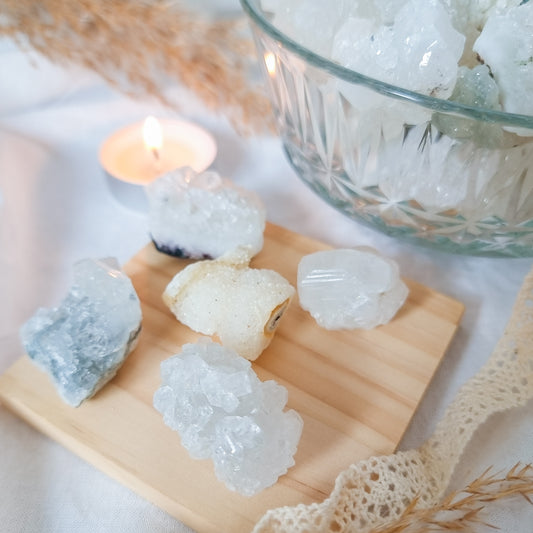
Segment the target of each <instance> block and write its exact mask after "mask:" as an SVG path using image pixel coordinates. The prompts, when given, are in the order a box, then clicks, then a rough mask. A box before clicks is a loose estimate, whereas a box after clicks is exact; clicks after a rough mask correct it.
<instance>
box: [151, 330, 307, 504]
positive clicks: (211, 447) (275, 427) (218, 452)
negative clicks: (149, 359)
mask: <svg viewBox="0 0 533 533" xmlns="http://www.w3.org/2000/svg"><path fill="white" fill-rule="evenodd" d="M161 377H162V384H161V387H160V388H159V389H158V390H157V391H156V393H155V395H154V406H155V408H156V409H157V410H158V411H159V412H161V414H162V415H163V419H164V422H165V424H166V425H168V426H169V427H170V428H172V429H174V430H176V431H178V432H179V435H180V437H181V442H182V445H183V446H184V447H185V448H186V449H187V451H188V452H189V453H190V454H191V456H192V457H194V458H196V459H212V461H213V463H214V466H215V473H216V476H217V477H218V479H220V480H221V481H222V482H224V483H225V484H226V486H227V487H228V488H230V489H231V490H234V491H237V492H239V493H241V494H243V495H245V496H252V495H254V494H256V493H258V492H259V491H261V490H263V489H265V488H266V487H269V486H271V485H273V484H274V483H275V482H276V481H277V479H278V477H279V476H280V475H282V474H284V473H285V472H286V471H287V469H288V468H289V467H291V466H292V465H293V464H294V460H293V456H294V454H295V453H296V448H297V445H298V442H299V439H300V435H301V432H302V425H303V423H302V420H301V418H300V416H299V415H298V413H296V412H295V411H293V410H288V411H284V410H283V409H284V407H285V404H286V402H287V390H286V389H285V388H284V387H282V386H280V385H278V384H277V383H276V382H274V381H265V382H261V381H260V380H259V379H258V377H257V376H256V374H255V372H254V371H253V370H252V368H251V364H250V362H249V361H247V360H246V359H243V358H242V357H240V356H238V355H237V354H236V353H235V352H234V351H232V350H230V349H228V348H225V347H223V346H222V345H220V344H217V343H214V342H211V341H210V340H208V339H206V338H202V339H200V341H199V342H198V343H196V344H186V345H184V346H183V347H182V351H181V353H180V354H178V355H175V356H173V357H171V358H169V359H167V360H165V361H163V363H162V364H161Z"/></svg>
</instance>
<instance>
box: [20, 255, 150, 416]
mask: <svg viewBox="0 0 533 533" xmlns="http://www.w3.org/2000/svg"><path fill="white" fill-rule="evenodd" d="M141 319H142V315H141V306H140V302H139V298H138V297H137V294H136V292H135V289H134V287H133V285H132V283H131V281H130V279H129V278H128V277H127V276H126V275H125V274H124V273H123V272H122V271H121V270H120V269H119V267H118V264H117V262H116V261H115V260H101V261H97V260H92V259H85V260H82V261H80V262H78V263H76V265H75V266H74V280H73V284H72V286H71V287H70V290H69V292H68V294H67V295H66V297H65V298H64V299H63V301H62V302H61V304H60V305H59V306H58V307H54V308H51V309H44V308H41V309H39V310H38V311H37V312H36V313H35V315H34V316H33V317H32V318H30V320H28V321H27V322H26V323H25V324H24V325H23V326H22V328H21V338H22V343H23V345H24V348H25V350H26V353H27V354H28V355H29V356H30V358H31V359H32V360H33V361H34V362H35V363H36V364H37V365H38V366H39V367H41V368H42V369H43V370H45V371H46V372H47V373H48V374H49V375H50V377H51V379H52V381H53V383H54V385H55V387H56V389H57V391H58V393H59V394H60V395H61V397H62V398H63V399H64V400H65V402H67V403H68V404H70V405H72V406H75V407H77V406H78V405H80V404H81V403H82V402H83V401H84V400H86V399H87V398H89V397H91V396H92V395H93V394H94V393H95V392H97V391H98V390H99V389H100V388H101V387H103V386H104V385H105V384H106V383H107V382H108V381H109V380H110V379H111V378H112V377H113V376H114V375H115V374H116V372H117V370H118V369H119V368H120V366H121V365H122V363H123V362H124V360H125V359H126V357H127V355H128V354H129V353H130V352H131V351H132V350H133V348H134V347H135V345H136V341H137V338H138V335H139V332H140V329H141Z"/></svg>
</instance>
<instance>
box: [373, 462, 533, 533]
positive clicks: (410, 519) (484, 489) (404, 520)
mask: <svg viewBox="0 0 533 533" xmlns="http://www.w3.org/2000/svg"><path fill="white" fill-rule="evenodd" d="M491 470H492V468H488V469H487V470H486V471H485V472H483V474H481V476H479V477H478V478H477V479H475V480H474V481H472V482H471V483H470V484H469V485H467V486H466V487H465V488H464V489H462V490H460V491H456V492H452V493H451V494H449V495H448V496H447V497H445V498H444V499H443V500H442V501H441V502H440V504H439V505H437V506H435V507H431V508H428V509H420V508H418V507H417V504H418V499H417V498H415V499H414V500H413V501H412V502H411V503H410V504H409V505H408V506H407V508H406V509H405V511H404V512H403V514H402V516H401V517H400V518H399V519H398V520H396V521H395V522H394V523H391V524H388V525H386V526H384V527H380V528H378V529H375V530H373V531H372V533H428V532H431V531H473V528H475V526H481V525H483V526H485V527H491V528H494V529H496V528H495V526H493V525H491V524H488V523H487V522H486V521H484V520H483V518H482V516H481V514H482V512H483V510H484V509H485V507H486V505H487V504H489V503H492V502H496V501H501V500H503V499H506V498H510V497H513V496H517V495H519V496H522V497H523V498H525V500H526V501H527V502H528V503H530V504H533V501H532V500H531V495H533V466H532V465H531V464H527V465H525V466H522V465H521V464H520V463H518V464H516V465H515V466H513V467H512V468H511V469H510V470H509V471H508V472H507V473H506V474H505V475H503V476H502V475H501V474H491V473H490V472H491Z"/></svg>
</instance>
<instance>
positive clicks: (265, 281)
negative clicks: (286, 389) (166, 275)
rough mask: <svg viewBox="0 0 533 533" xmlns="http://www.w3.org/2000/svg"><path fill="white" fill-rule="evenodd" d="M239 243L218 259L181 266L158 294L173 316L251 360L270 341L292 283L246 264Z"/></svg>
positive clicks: (247, 259) (248, 254)
mask: <svg viewBox="0 0 533 533" xmlns="http://www.w3.org/2000/svg"><path fill="white" fill-rule="evenodd" d="M250 258H251V252H250V250H249V249H247V248H239V249H238V250H237V251H236V252H234V253H232V254H228V255H225V256H223V257H221V258H220V259H218V260H209V261H200V262H198V263H194V264H192V265H189V266H187V267H186V268H185V269H183V270H182V271H181V272H179V273H178V274H176V276H175V277H174V279H172V281H171V282H170V283H169V284H168V286H167V287H166V289H165V291H164V293H163V300H164V302H165V303H166V304H167V306H168V307H169V308H170V310H171V311H172V312H173V313H174V315H175V316H176V318H177V319H178V320H179V321H180V322H182V323H183V324H185V325H187V326H189V327H190V328H191V329H193V330H195V331H198V332H200V333H203V334H205V335H215V334H216V335H218V337H219V338H220V340H221V342H222V343H223V344H224V345H225V346H227V347H228V348H231V349H233V350H235V351H236V352H237V353H238V354H239V355H241V356H242V357H246V358H247V359H250V360H254V359H256V358H257V357H258V356H259V354H260V353H261V352H262V351H263V350H264V349H265V348H266V347H267V346H268V345H269V344H270V341H271V340H272V337H273V336H274V332H275V330H276V328H277V326H278V323H279V320H280V318H281V317H282V315H283V313H284V312H285V310H286V309H287V307H288V306H289V303H290V300H291V298H292V296H293V294H294V288H293V287H292V286H291V285H290V283H289V282H288V281H287V280H286V279H285V278H284V277H282V276H281V275H280V274H278V273H277V272H274V271H273V270H266V269H254V268H249V267H248V264H249V262H250Z"/></svg>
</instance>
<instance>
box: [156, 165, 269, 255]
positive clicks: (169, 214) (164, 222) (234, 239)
mask: <svg viewBox="0 0 533 533" xmlns="http://www.w3.org/2000/svg"><path fill="white" fill-rule="evenodd" d="M146 191H147V195H148V201H149V215H148V216H149V229H150V234H151V237H152V240H153V241H154V244H155V245H156V247H157V249H158V250H160V251H162V252H164V253H168V254H170V255H174V256H178V257H191V258H196V259H202V258H216V257H220V256H221V255H223V254H224V253H226V252H229V251H231V250H234V249H235V248H237V247H238V246H249V247H250V248H251V250H252V253H253V254H256V253H257V252H259V251H260V250H261V248H262V247H263V231H264V229H265V209H264V206H263V204H262V202H261V200H260V199H259V197H258V196H257V195H256V194H254V193H253V192H251V191H246V190H244V189H242V188H241V187H237V186H236V185H235V184H234V183H232V182H231V181H230V180H227V179H224V178H222V177H220V175H219V174H218V173H216V172H204V173H201V174H197V173H196V172H195V171H194V170H192V169H191V168H180V169H177V170H173V171H172V172H169V173H168V174H165V175H164V176H162V177H160V178H158V179H157V180H155V181H154V182H152V183H150V184H149V185H148V186H147V188H146Z"/></svg>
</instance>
